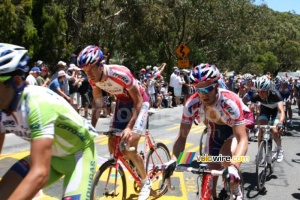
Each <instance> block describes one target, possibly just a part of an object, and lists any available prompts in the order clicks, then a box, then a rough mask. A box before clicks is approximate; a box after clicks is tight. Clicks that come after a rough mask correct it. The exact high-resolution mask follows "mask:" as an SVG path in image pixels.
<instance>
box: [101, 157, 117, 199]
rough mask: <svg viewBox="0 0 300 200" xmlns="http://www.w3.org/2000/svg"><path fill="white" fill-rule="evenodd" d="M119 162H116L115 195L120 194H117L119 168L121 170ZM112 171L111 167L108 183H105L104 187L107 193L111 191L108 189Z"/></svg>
mask: <svg viewBox="0 0 300 200" xmlns="http://www.w3.org/2000/svg"><path fill="white" fill-rule="evenodd" d="M119 165H120V164H119V163H118V162H116V167H115V184H114V193H113V196H115V197H116V196H118V194H117V183H118V170H119ZM111 171H112V168H109V172H108V176H107V180H106V185H105V188H104V191H105V194H108V193H109V191H108V183H109V179H110V177H111Z"/></svg>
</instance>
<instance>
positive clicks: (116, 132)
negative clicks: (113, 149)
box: [97, 130, 135, 151]
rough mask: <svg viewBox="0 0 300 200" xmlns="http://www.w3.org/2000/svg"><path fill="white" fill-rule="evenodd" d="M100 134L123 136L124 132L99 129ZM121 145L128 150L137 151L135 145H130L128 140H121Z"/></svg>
mask: <svg viewBox="0 0 300 200" xmlns="http://www.w3.org/2000/svg"><path fill="white" fill-rule="evenodd" d="M97 133H98V135H106V136H117V137H121V136H122V132H120V131H116V130H112V131H97ZM120 147H121V148H124V149H126V150H127V151H135V147H128V146H127V142H125V141H121V142H120Z"/></svg>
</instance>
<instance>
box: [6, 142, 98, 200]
mask: <svg viewBox="0 0 300 200" xmlns="http://www.w3.org/2000/svg"><path fill="white" fill-rule="evenodd" d="M96 167H97V152H96V148H95V146H94V143H91V145H90V146H89V147H86V148H85V149H84V150H83V151H79V152H77V153H76V154H72V155H68V156H65V157H56V156H52V158H51V167H50V175H49V180H48V182H47V183H46V185H45V186H44V188H46V187H49V186H50V185H52V184H53V183H55V182H57V181H58V180H60V179H61V178H62V177H63V176H65V177H64V182H63V199H90V195H91V189H92V188H91V186H92V180H93V176H94V172H95V170H96ZM10 170H11V171H14V172H16V173H18V174H19V175H20V176H22V177H23V178H24V177H25V176H26V175H27V173H28V172H29V170H30V156H27V157H25V158H23V159H21V160H19V161H18V162H17V163H15V164H14V165H13V166H12V167H11V168H10Z"/></svg>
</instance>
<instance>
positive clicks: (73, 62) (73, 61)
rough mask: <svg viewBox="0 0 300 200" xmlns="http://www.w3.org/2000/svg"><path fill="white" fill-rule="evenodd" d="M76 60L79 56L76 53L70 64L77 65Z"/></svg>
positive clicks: (72, 56) (71, 57) (73, 54)
mask: <svg viewBox="0 0 300 200" xmlns="http://www.w3.org/2000/svg"><path fill="white" fill-rule="evenodd" d="M76 60H77V55H76V54H75V53H72V55H71V56H70V64H74V65H75V64H76Z"/></svg>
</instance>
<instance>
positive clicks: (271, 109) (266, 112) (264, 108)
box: [251, 90, 282, 124]
mask: <svg viewBox="0 0 300 200" xmlns="http://www.w3.org/2000/svg"><path fill="white" fill-rule="evenodd" d="M251 102H252V103H256V102H260V103H261V104H260V105H261V107H260V114H259V118H258V120H259V121H261V120H264V121H267V122H268V121H269V120H270V119H271V124H277V123H278V122H279V115H278V108H277V105H278V104H279V103H282V97H281V95H280V93H279V92H278V91H276V90H269V92H268V96H267V98H266V99H264V100H263V99H261V98H260V97H259V95H258V94H255V95H253V96H252V98H251Z"/></svg>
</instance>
